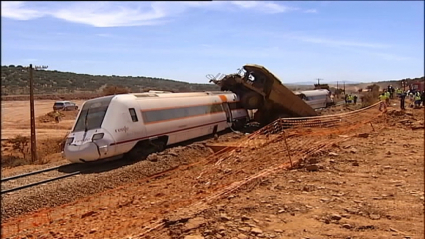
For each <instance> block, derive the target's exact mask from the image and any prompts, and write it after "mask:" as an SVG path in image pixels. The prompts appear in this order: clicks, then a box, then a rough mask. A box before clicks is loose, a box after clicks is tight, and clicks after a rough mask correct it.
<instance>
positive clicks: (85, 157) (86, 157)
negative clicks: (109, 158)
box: [64, 142, 107, 163]
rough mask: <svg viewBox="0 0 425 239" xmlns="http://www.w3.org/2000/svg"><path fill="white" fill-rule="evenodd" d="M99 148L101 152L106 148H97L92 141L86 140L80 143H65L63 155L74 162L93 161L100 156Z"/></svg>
mask: <svg viewBox="0 0 425 239" xmlns="http://www.w3.org/2000/svg"><path fill="white" fill-rule="evenodd" d="M100 150H101V151H102V152H103V151H105V150H107V148H102V149H99V147H98V146H97V145H96V144H95V143H94V142H87V143H85V144H81V145H66V146H65V149H64V156H65V158H67V159H68V160H69V161H72V162H74V163H81V162H85V161H94V160H98V159H99V158H100Z"/></svg>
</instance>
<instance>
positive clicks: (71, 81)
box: [1, 65, 219, 95]
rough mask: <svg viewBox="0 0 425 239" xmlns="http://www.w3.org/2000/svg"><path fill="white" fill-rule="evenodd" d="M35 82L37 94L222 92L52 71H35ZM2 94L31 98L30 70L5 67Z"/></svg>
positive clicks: (148, 80) (184, 84)
mask: <svg viewBox="0 0 425 239" xmlns="http://www.w3.org/2000/svg"><path fill="white" fill-rule="evenodd" d="M33 79H34V94H53V93H59V94H68V93H81V92H102V89H103V88H105V87H106V86H108V85H111V86H121V87H127V88H129V89H130V90H131V91H132V92H143V91H146V90H150V89H157V90H172V91H176V92H184V91H186V92H187V91H214V90H219V87H218V86H217V85H215V84H193V83H188V82H182V81H175V80H169V79H162V78H155V77H147V76H138V77H132V76H115V75H112V76H106V75H88V74H76V73H72V72H60V71H49V70H37V71H34V73H33ZM1 93H2V95H27V94H29V71H28V69H27V68H24V67H22V66H14V65H10V66H2V67H1Z"/></svg>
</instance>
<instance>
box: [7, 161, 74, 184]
mask: <svg viewBox="0 0 425 239" xmlns="http://www.w3.org/2000/svg"><path fill="white" fill-rule="evenodd" d="M69 165H72V164H65V165H61V166H56V167H52V168H46V169H42V170H38V171H34V172H29V173H24V174H19V175H15V176H11V177H7V178H2V179H1V182H2V183H4V182H7V181H9V180H12V179H17V178H24V177H27V176H31V175H35V174H40V173H44V172H49V171H53V170H56V169H59V168H61V167H64V166H69Z"/></svg>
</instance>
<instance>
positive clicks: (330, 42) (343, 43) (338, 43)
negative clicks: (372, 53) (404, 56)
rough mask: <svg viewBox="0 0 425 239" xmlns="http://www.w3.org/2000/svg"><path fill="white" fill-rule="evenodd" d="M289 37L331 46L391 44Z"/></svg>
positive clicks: (384, 46)
mask: <svg viewBox="0 0 425 239" xmlns="http://www.w3.org/2000/svg"><path fill="white" fill-rule="evenodd" d="M288 38H292V39H296V40H300V41H303V42H310V43H317V44H322V45H327V46H331V47H344V46H350V47H363V48H389V47H391V46H390V45H387V44H379V43H366V42H356V41H345V40H332V39H327V38H319V37H304V36H288Z"/></svg>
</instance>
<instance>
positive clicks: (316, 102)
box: [294, 89, 334, 109]
mask: <svg viewBox="0 0 425 239" xmlns="http://www.w3.org/2000/svg"><path fill="white" fill-rule="evenodd" d="M294 94H296V95H297V96H299V97H300V98H301V99H303V100H304V101H305V102H306V103H307V104H308V105H310V106H311V108H313V109H320V108H326V107H328V106H330V105H333V104H334V102H333V101H332V99H331V97H330V92H329V91H328V90H326V89H320V90H304V91H297V92H294Z"/></svg>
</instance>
